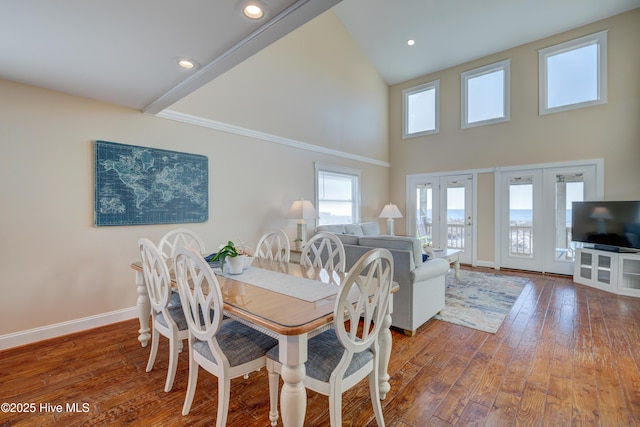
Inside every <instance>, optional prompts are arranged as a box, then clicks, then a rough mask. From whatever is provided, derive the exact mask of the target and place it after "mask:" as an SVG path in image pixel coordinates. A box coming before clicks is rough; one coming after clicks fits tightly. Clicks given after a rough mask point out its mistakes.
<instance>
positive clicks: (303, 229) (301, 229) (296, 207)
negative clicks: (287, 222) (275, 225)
mask: <svg viewBox="0 0 640 427" xmlns="http://www.w3.org/2000/svg"><path fill="white" fill-rule="evenodd" d="M287 216H288V217H289V218H293V219H297V220H298V234H297V239H298V240H300V241H302V242H306V241H307V224H306V223H305V222H304V220H305V219H316V218H318V212H317V211H316V208H314V207H313V204H312V203H311V202H310V201H308V200H305V199H300V200H296V201H295V202H293V203H292V204H291V208H289V215H287Z"/></svg>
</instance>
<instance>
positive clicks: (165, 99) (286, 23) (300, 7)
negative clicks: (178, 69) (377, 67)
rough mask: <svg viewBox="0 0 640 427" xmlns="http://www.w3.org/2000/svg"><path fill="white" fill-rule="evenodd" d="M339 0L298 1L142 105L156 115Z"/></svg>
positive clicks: (145, 110)
mask: <svg viewBox="0 0 640 427" xmlns="http://www.w3.org/2000/svg"><path fill="white" fill-rule="evenodd" d="M340 1H342V0H322V1H318V0H315V1H313V0H298V1H296V2H295V3H293V4H292V5H291V6H289V7H288V8H286V9H285V10H283V11H282V12H281V13H279V14H278V15H276V16H274V17H273V18H272V19H270V20H269V21H267V22H265V23H264V24H263V25H262V26H260V27H259V28H258V29H257V30H255V31H254V32H252V33H251V34H249V35H248V36H246V37H245V38H244V39H242V40H241V41H239V42H238V43H236V44H235V45H233V46H231V47H230V48H229V49H227V50H226V51H225V52H223V53H222V54H221V55H220V56H218V57H217V58H215V59H214V60H213V61H211V62H209V63H208V64H206V65H204V66H203V67H201V68H200V69H199V70H198V71H197V72H196V73H194V74H192V75H191V76H189V77H188V78H187V79H185V80H183V81H182V82H180V83H179V84H177V85H176V86H174V87H173V88H171V89H170V90H169V91H167V92H166V93H164V94H163V95H161V96H160V97H158V98H157V99H156V100H155V101H153V102H152V103H151V104H149V105H147V106H146V107H144V108H143V110H142V111H143V112H144V113H146V114H152V115H156V114H158V113H159V112H161V111H162V110H164V109H165V108H168V107H169V106H171V105H173V104H174V103H175V102H177V101H179V100H180V99H182V98H184V97H185V96H187V95H189V94H190V93H191V92H193V91H195V90H196V89H199V88H200V87H202V86H204V85H205V84H207V83H209V82H210V81H211V80H213V79H215V78H216V77H218V76H220V75H221V74H223V73H224V72H226V71H228V70H230V69H231V68H233V67H235V66H236V65H238V64H239V63H241V62H242V61H244V60H245V59H247V58H249V57H251V56H252V55H254V54H256V53H258V52H259V51H260V50H262V49H264V48H265V47H267V46H269V45H270V44H271V43H273V42H275V41H277V40H278V39H280V38H281V37H284V36H285V35H287V34H289V33H290V32H292V31H293V30H295V29H296V28H298V27H300V26H302V25H303V24H305V23H307V22H308V21H310V20H312V19H313V18H315V17H316V16H318V15H320V14H322V13H323V12H325V11H327V10H328V9H330V8H332V7H333V6H335V5H336V4H338V3H340Z"/></svg>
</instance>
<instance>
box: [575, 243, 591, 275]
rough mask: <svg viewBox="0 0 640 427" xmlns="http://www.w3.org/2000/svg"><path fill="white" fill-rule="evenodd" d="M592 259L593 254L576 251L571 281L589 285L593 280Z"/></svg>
mask: <svg viewBox="0 0 640 427" xmlns="http://www.w3.org/2000/svg"><path fill="white" fill-rule="evenodd" d="M593 258H594V254H593V253H592V252H589V251H587V250H584V249H579V250H578V259H577V260H576V264H575V269H574V273H573V280H575V281H576V282H578V283H582V284H590V283H591V281H592V280H593V261H594V260H593Z"/></svg>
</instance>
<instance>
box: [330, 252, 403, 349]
mask: <svg viewBox="0 0 640 427" xmlns="http://www.w3.org/2000/svg"><path fill="white" fill-rule="evenodd" d="M392 278H393V258H392V255H391V253H390V252H389V251H388V250H386V249H381V248H379V249H372V250H371V251H369V252H367V253H366V254H365V255H363V256H362V257H361V258H360V260H358V262H356V264H354V266H353V267H352V268H351V270H350V271H349V274H348V275H347V277H346V279H345V281H344V284H343V285H341V288H340V292H339V293H338V297H337V300H336V305H335V309H334V319H335V321H334V322H335V328H336V334H337V336H338V339H339V340H340V343H341V344H342V346H343V347H344V348H345V352H349V353H358V352H361V351H364V350H366V349H368V348H370V347H371V346H372V345H377V337H378V333H379V332H380V328H381V327H382V317H383V316H384V315H385V313H386V311H387V305H388V304H389V295H390V292H391V283H392Z"/></svg>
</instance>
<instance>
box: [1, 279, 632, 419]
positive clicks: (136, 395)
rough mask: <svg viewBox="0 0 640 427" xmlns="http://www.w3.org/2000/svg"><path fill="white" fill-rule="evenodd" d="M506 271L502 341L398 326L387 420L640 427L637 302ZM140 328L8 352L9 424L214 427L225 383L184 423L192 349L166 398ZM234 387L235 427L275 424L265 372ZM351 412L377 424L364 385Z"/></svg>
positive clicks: (313, 408) (160, 371)
mask: <svg viewBox="0 0 640 427" xmlns="http://www.w3.org/2000/svg"><path fill="white" fill-rule="evenodd" d="M475 270H478V271H482V269H475ZM490 271H491V272H493V270H490ZM501 273H502V274H513V275H518V276H523V277H527V278H529V279H530V284H529V285H527V286H526V287H525V289H524V291H523V292H522V294H521V295H520V298H519V299H518V300H517V302H516V304H515V305H514V307H513V309H512V310H511V312H510V314H509V316H508V317H507V318H506V319H505V322H504V323H503V325H502V327H501V328H500V330H499V331H498V332H497V333H496V334H489V333H485V332H480V331H476V330H473V329H469V328H466V327H462V326H456V325H452V324H449V323H445V322H442V321H438V320H433V319H432V320H430V321H429V322H428V323H427V324H425V325H424V326H422V327H421V328H420V329H419V330H418V333H417V334H416V336H414V337H407V336H405V335H403V334H402V333H399V332H396V331H394V332H393V351H392V357H391V362H390V366H389V373H390V375H391V392H390V393H389V394H388V396H387V399H386V400H385V401H383V412H384V417H385V422H386V425H387V426H390V427H408V426H416V427H417V426H420V427H422V426H512V425H513V426H515V425H527V426H529V425H531V426H545V427H546V426H626V425H640V371H639V369H638V366H639V364H640V298H631V297H621V296H616V295H613V294H609V293H606V292H602V291H599V290H596V289H592V288H589V287H586V286H582V285H578V284H574V283H573V282H572V280H571V279H570V278H565V277H555V276H544V275H540V274H530V273H521V272H520V273H519V272H504V271H503V272H501ZM137 330H138V324H137V320H131V321H126V322H122V323H118V324H114V325H109V326H106V327H101V328H97V329H94V330H91V331H85V332H82V333H78V334H74V335H69V336H66V337H62V338H57V339H52V340H48V341H43V342H39V343H36V344H32V345H28V346H24V347H20V348H15V349H9V350H6V351H3V352H0V401H1V402H9V403H14V404H15V405H14V408H13V409H18V408H17V407H18V405H22V407H21V409H22V410H26V411H29V412H22V413H16V412H13V413H8V412H0V426H3V427H4V426H18V425H20V426H22V425H24V426H32V425H38V426H58V425H65V426H83V425H87V426H88V425H91V426H95V425H144V426H172V425H197V426H202V425H215V418H216V405H217V380H216V378H215V377H213V376H211V375H209V374H208V373H206V372H204V371H201V372H200V377H199V383H198V388H197V390H196V395H195V398H194V403H193V406H192V409H191V413H190V414H189V415H188V416H186V417H183V416H182V415H181V409H182V403H183V399H184V393H185V390H186V386H187V371H188V366H187V365H188V361H187V352H186V351H185V352H183V353H182V354H181V355H180V360H179V363H178V373H177V375H176V380H175V383H174V386H173V390H172V391H171V392H169V393H165V392H164V391H163V386H164V381H165V378H166V369H167V363H168V347H167V341H166V339H162V340H161V344H160V350H159V352H158V358H157V360H156V365H155V367H154V369H153V371H152V372H150V373H146V372H145V367H146V363H147V358H148V356H149V349H148V348H142V347H141V346H140V344H139V343H138V341H137ZM231 384H232V390H231V405H230V409H229V418H228V425H230V426H242V427H247V426H268V425H269V418H268V411H269V396H268V393H267V374H266V371H265V370H262V371H260V372H257V373H255V374H253V375H251V376H250V378H249V379H247V380H245V379H242V378H239V379H236V380H232V383H231ZM25 404H26V405H27V406H25ZM29 404H33V405H31V406H29ZM57 405H61V411H60V412H57V410H58V408H60V407H59V406H57ZM67 405H71V408H67V407H66V406H67ZM73 405H76V406H75V407H74V406H73ZM343 407H344V409H343V413H344V417H343V422H344V425H345V426H369V425H372V426H373V425H375V419H374V417H373V411H372V409H371V404H370V401H369V394H368V390H367V384H366V381H364V382H362V384H361V385H359V386H357V387H356V388H354V389H352V390H350V391H349V392H347V393H346V394H345V395H344V400H343ZM68 409H71V410H68ZM73 410H75V411H73ZM328 423H329V415H328V402H327V399H326V398H325V397H324V396H320V395H317V394H314V393H313V392H308V404H307V416H306V420H305V426H327V425H328Z"/></svg>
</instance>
